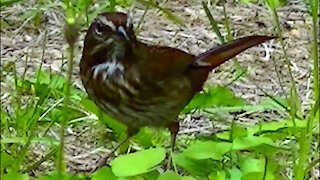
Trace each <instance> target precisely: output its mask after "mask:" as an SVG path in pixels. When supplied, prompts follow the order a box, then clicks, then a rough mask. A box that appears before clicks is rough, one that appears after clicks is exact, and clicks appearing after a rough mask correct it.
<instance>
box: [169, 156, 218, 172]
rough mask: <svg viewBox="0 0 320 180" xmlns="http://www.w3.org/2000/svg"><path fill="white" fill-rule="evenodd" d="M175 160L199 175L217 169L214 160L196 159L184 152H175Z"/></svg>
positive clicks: (179, 164)
mask: <svg viewBox="0 0 320 180" xmlns="http://www.w3.org/2000/svg"><path fill="white" fill-rule="evenodd" d="M173 162H174V163H176V164H177V165H178V166H180V167H182V168H183V169H185V170H186V171H188V172H189V173H191V174H194V175H199V176H207V175H209V174H210V172H212V171H213V170H214V169H215V167H214V162H213V161H212V160H210V159H204V160H195V159H191V158H189V157H187V156H186V155H185V154H184V153H179V154H174V155H173ZM203 167H206V168H203Z"/></svg>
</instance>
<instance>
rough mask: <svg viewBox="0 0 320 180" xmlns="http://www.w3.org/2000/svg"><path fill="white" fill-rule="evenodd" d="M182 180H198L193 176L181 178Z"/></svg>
mask: <svg viewBox="0 0 320 180" xmlns="http://www.w3.org/2000/svg"><path fill="white" fill-rule="evenodd" d="M181 180H196V178H194V177H192V176H183V177H182V178H181Z"/></svg>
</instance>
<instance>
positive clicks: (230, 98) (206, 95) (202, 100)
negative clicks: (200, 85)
mask: <svg viewBox="0 0 320 180" xmlns="http://www.w3.org/2000/svg"><path fill="white" fill-rule="evenodd" d="M244 105H246V102H245V100H243V99H242V98H239V97H236V96H235V95H234V94H233V93H232V92H231V91H230V90H229V89H227V88H225V87H222V86H218V87H214V86H212V87H208V88H207V89H205V90H204V92H201V93H198V94H196V95H195V96H194V97H193V99H192V100H191V102H190V103H189V104H188V105H187V106H186V107H185V108H184V110H183V112H185V113H186V112H190V111H191V110H194V109H204V108H212V107H234V106H241V107H243V106H244Z"/></svg>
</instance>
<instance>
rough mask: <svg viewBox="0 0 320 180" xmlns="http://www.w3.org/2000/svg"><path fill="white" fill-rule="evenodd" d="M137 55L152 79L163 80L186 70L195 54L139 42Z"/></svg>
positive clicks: (146, 73) (193, 60)
mask: <svg viewBox="0 0 320 180" xmlns="http://www.w3.org/2000/svg"><path fill="white" fill-rule="evenodd" d="M134 54H135V56H136V57H137V58H139V59H140V60H141V61H140V63H143V64H142V65H141V66H140V67H141V68H142V69H141V71H142V72H144V73H145V76H148V77H149V78H151V79H154V80H158V81H162V80H166V79H168V78H171V77H175V76H177V75H179V74H181V73H183V72H185V71H186V70H187V69H188V67H189V66H191V65H192V64H193V63H194V62H195V58H194V57H195V56H193V55H191V54H188V53H186V52H184V51H181V50H179V49H175V48H171V47H162V46H152V45H146V44H143V43H139V47H138V48H135V52H134Z"/></svg>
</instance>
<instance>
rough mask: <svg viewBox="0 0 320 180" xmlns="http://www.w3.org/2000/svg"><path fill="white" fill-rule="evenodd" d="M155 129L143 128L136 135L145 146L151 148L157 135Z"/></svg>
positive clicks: (138, 140)
mask: <svg viewBox="0 0 320 180" xmlns="http://www.w3.org/2000/svg"><path fill="white" fill-rule="evenodd" d="M155 131H156V130H155V129H151V128H142V129H141V130H140V131H139V133H138V134H137V135H135V139H136V141H137V142H138V143H139V144H140V145H141V146H142V147H144V148H150V147H151V146H153V143H152V139H153V137H154V135H155V133H156V132H155Z"/></svg>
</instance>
